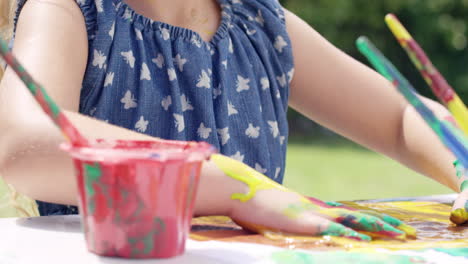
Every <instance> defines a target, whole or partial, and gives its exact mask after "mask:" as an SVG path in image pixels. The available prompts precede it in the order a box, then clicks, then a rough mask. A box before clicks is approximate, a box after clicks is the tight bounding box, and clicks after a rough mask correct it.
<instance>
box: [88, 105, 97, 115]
mask: <svg viewBox="0 0 468 264" xmlns="http://www.w3.org/2000/svg"><path fill="white" fill-rule="evenodd" d="M96 111H97V108H96V107H93V108H92V109H91V110H89V115H90V116H94V114H96Z"/></svg>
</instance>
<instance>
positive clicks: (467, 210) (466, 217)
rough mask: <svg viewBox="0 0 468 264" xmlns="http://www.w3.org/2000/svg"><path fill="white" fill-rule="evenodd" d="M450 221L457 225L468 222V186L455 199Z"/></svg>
mask: <svg viewBox="0 0 468 264" xmlns="http://www.w3.org/2000/svg"><path fill="white" fill-rule="evenodd" d="M450 221H452V223H454V224H457V225H464V224H468V188H465V189H464V190H463V191H462V192H461V193H460V195H459V196H458V198H457V200H455V203H454V204H453V208H452V213H451V214H450Z"/></svg>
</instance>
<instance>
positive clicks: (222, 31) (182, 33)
mask: <svg viewBox="0 0 468 264" xmlns="http://www.w3.org/2000/svg"><path fill="white" fill-rule="evenodd" d="M216 1H217V2H218V4H219V6H220V8H221V21H220V24H219V26H218V29H217V30H216V32H215V34H214V35H213V36H212V37H211V39H210V40H209V41H206V40H204V39H203V38H202V37H201V35H200V34H199V33H198V32H196V31H194V30H192V29H188V28H184V27H179V26H175V25H171V24H169V23H165V22H162V21H157V20H153V19H151V18H149V17H146V16H144V15H142V14H140V13H138V12H137V11H135V10H134V9H133V8H132V7H131V6H130V5H128V4H127V3H125V2H124V0H114V4H115V7H116V12H117V14H118V15H119V16H120V17H121V18H123V19H125V20H126V21H127V22H129V23H133V24H134V25H135V26H137V27H138V29H140V30H152V31H161V29H163V28H164V29H166V30H168V32H169V34H170V38H171V39H175V38H183V39H186V40H187V41H196V42H197V43H205V44H206V45H208V46H215V45H216V44H217V43H218V42H219V41H220V40H222V39H224V38H225V37H226V36H227V33H228V30H229V27H230V24H231V21H232V16H233V13H232V7H231V6H230V5H229V3H228V1H230V0H216Z"/></svg>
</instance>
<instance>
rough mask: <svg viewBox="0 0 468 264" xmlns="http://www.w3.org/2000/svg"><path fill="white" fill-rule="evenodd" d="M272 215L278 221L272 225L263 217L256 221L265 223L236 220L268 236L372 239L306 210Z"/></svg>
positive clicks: (251, 229) (243, 225)
mask: <svg viewBox="0 0 468 264" xmlns="http://www.w3.org/2000/svg"><path fill="white" fill-rule="evenodd" d="M272 213H273V214H275V213H274V212H272ZM272 217H275V219H276V221H275V223H274V224H271V225H268V224H267V222H268V221H262V220H261V219H256V220H257V221H256V222H264V224H254V223H252V222H249V221H244V220H241V219H235V220H234V221H235V222H236V223H237V224H238V225H240V226H242V227H243V228H245V229H247V230H250V231H253V232H255V233H259V234H262V235H264V236H266V237H278V236H282V237H297V236H335V237H343V238H348V239H354V240H358V241H370V240H372V238H371V237H370V236H368V235H365V234H360V233H358V232H356V231H355V230H353V229H351V228H349V227H346V226H344V225H342V224H339V223H336V222H333V221H331V220H328V219H326V218H324V217H321V216H319V215H317V214H316V213H314V212H304V213H302V214H301V216H300V217H297V218H290V217H286V218H285V217H284V215H276V216H274V215H272ZM265 224H267V225H265Z"/></svg>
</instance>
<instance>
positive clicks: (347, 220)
mask: <svg viewBox="0 0 468 264" xmlns="http://www.w3.org/2000/svg"><path fill="white" fill-rule="evenodd" d="M319 213H321V214H322V215H323V216H325V217H328V218H331V219H333V220H334V221H336V222H337V223H340V224H343V225H344V226H346V227H349V228H352V229H354V230H357V231H359V232H362V233H365V234H368V235H369V236H371V237H375V238H377V237H382V238H394V239H401V240H403V239H406V238H407V235H406V232H404V231H402V230H399V229H397V228H396V227H394V226H393V225H391V224H390V223H387V222H386V221H384V220H382V219H380V218H378V217H375V216H372V215H367V214H363V213H359V212H356V211H350V210H345V209H325V210H320V211H319ZM392 220H393V219H392Z"/></svg>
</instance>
